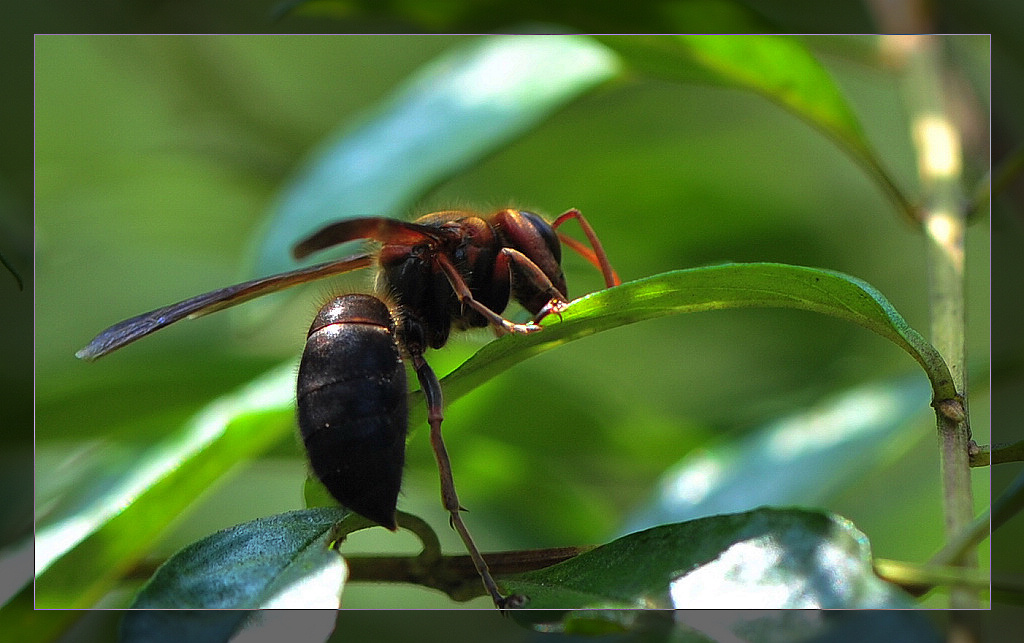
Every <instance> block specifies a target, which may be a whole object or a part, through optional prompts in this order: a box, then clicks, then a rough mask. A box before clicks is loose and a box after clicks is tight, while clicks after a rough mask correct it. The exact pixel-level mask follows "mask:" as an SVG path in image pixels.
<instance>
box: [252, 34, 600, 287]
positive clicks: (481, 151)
mask: <svg viewBox="0 0 1024 643" xmlns="http://www.w3.org/2000/svg"><path fill="white" fill-rule="evenodd" d="M617 71H618V61H617V59H616V58H615V56H614V55H612V54H611V52H609V51H608V50H607V49H606V48H605V47H604V46H602V45H600V44H599V43H597V42H595V41H593V40H591V39H589V38H585V37H581V36H488V37H485V38H480V39H477V40H473V41H471V42H469V43H467V44H466V46H463V47H458V48H454V49H452V50H451V51H449V52H447V53H446V54H444V55H442V56H440V57H439V58H437V59H436V60H434V61H433V62H431V63H430V64H429V65H427V66H425V67H424V68H423V69H421V70H420V71H419V72H418V73H416V74H415V75H413V76H412V77H411V78H409V80H408V81H407V82H406V83H405V84H404V85H402V86H401V87H399V88H398V89H397V90H396V91H395V93H394V94H393V95H392V96H391V97H390V98H388V99H386V100H385V101H382V104H381V106H380V107H379V108H376V109H374V110H373V111H372V112H370V113H368V114H365V115H364V116H363V117H362V118H359V119H356V121H355V122H356V123H358V124H357V125H355V126H353V127H347V128H346V129H345V130H343V131H342V132H340V133H338V134H337V135H336V136H334V137H333V138H332V139H331V140H328V141H327V142H326V143H324V144H323V145H322V146H321V149H320V150H319V151H318V152H316V153H315V154H314V155H313V157H312V158H311V159H310V160H309V161H308V162H307V163H306V166H305V168H304V169H302V170H301V171H300V172H299V174H298V176H297V177H296V178H295V179H294V180H293V181H292V182H291V184H290V185H289V186H287V187H286V188H285V189H284V190H283V191H282V192H281V194H280V196H279V197H278V201H277V203H276V205H274V206H273V208H272V212H273V215H272V219H271V222H270V224H269V226H268V228H267V230H266V234H265V239H264V241H263V242H262V244H261V246H260V249H259V256H258V262H257V267H256V271H257V273H258V274H270V273H275V272H283V271H284V270H287V269H289V268H291V267H293V266H291V264H290V263H289V262H288V258H289V257H290V256H291V248H292V246H293V245H294V244H295V242H296V241H297V240H299V239H301V238H302V237H303V236H304V235H306V234H308V233H310V232H312V231H313V230H315V229H316V228H319V227H320V226H322V225H324V224H325V223H328V222H331V221H335V220H337V219H342V218H346V217H353V216H367V215H386V216H401V215H404V214H405V212H406V210H407V209H408V208H409V207H411V206H412V204H413V203H414V202H415V200H416V199H418V198H420V197H421V196H422V195H423V193H424V192H425V191H426V190H427V189H429V188H430V187H432V186H434V185H436V184H437V183H439V182H441V181H443V180H445V179H447V178H449V177H451V176H453V175H455V174H457V173H458V172H459V171H461V170H462V169H463V168H465V167H467V166H469V165H471V164H472V163H473V162H475V161H477V160H479V159H480V158H481V157H483V156H484V155H486V154H488V153H490V152H492V151H493V150H495V149H497V148H499V147H501V146H502V145H505V144H507V143H508V142H509V140H511V139H512V138H514V137H516V136H518V135H520V134H522V133H523V132H525V131H527V130H528V129H529V128H531V127H533V126H535V125H537V124H538V123H539V122H540V121H541V120H543V119H544V118H546V117H547V116H549V115H550V114H551V113H552V112H554V111H555V110H556V109H558V108H559V107H561V106H562V105H564V104H566V103H567V102H569V101H570V100H572V99H574V98H576V97H577V96H579V95H580V94H582V93H583V92H585V91H587V90H589V89H591V88H593V87H594V86H595V85H597V84H599V83H601V82H603V81H606V80H608V79H610V78H611V77H612V76H613V75H614V74H615V73H616V72H617ZM396 168H401V171H395V170H396Z"/></svg>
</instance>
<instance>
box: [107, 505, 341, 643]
mask: <svg viewBox="0 0 1024 643" xmlns="http://www.w3.org/2000/svg"><path fill="white" fill-rule="evenodd" d="M346 515H347V513H346V511H345V510H344V509H341V508H339V507H333V508H318V509H305V510H301V511H293V512H289V513H285V514H281V515H277V516H271V517H269V518H260V519H258V520H253V521H251V522H247V523H244V524H241V525H238V526H236V527H231V528H230V529H225V530H223V531H219V532H217V533H215V534H213V535H211V536H208V537H207V538H204V539H202V540H200V541H197V542H195V543H192V544H191V545H188V546H187V547H185V548H184V549H182V550H181V551H179V552H177V553H176V554H174V555H173V556H171V558H169V559H168V560H167V561H166V562H165V563H164V564H163V565H161V566H160V568H159V569H158V570H157V571H156V573H155V574H154V575H153V577H152V578H151V579H150V580H149V582H148V583H146V585H145V586H144V587H143V588H142V590H141V591H140V592H139V595H138V596H137V597H136V599H135V602H134V603H132V605H131V607H132V608H135V609H136V610H137V611H132V612H129V613H127V614H126V616H125V619H124V621H123V622H122V632H121V633H122V640H125V641H157V640H166V641H173V640H178V641H180V640H193V639H191V638H190V636H191V635H192V634H193V633H194V632H193V630H192V627H193V626H199V627H204V628H208V627H210V626H211V625H216V627H217V628H218V630H219V632H218V635H221V636H222V635H225V634H227V635H230V634H232V633H234V632H235V631H237V630H238V629H239V628H240V627H241V626H242V625H243V624H244V623H245V621H246V619H247V618H248V617H249V613H248V612H247V611H244V610H253V609H273V608H281V609H289V608H290V609H296V608H305V609H317V608H323V609H337V608H338V607H339V605H340V602H341V591H342V588H343V586H344V582H345V577H346V574H347V571H346V567H345V562H344V559H343V558H342V557H341V555H340V554H339V553H338V552H337V551H335V550H333V549H331V548H330V546H329V545H330V543H331V541H332V540H333V539H334V531H333V529H334V526H335V525H336V524H337V523H338V522H340V521H342V520H343V519H344V518H345V516H346ZM169 609H174V610H181V609H185V610H195V609H216V610H225V609H230V610H239V611H231V612H215V613H213V614H212V615H210V616H212V621H211V619H208V618H207V617H206V616H204V615H206V614H209V613H207V612H199V613H195V612H190V611H185V612H181V611H157V610H169ZM227 638H228V637H227V636H222V638H221V639H220V640H226V639H227ZM212 640H216V639H212Z"/></svg>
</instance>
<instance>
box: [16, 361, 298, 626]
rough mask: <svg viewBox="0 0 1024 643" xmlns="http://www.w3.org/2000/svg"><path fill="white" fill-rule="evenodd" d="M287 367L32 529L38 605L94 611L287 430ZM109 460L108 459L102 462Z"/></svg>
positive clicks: (290, 376)
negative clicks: (204, 497) (180, 521)
mask: <svg viewBox="0 0 1024 643" xmlns="http://www.w3.org/2000/svg"><path fill="white" fill-rule="evenodd" d="M293 380H294V365H292V364H291V363H289V364H287V365H285V366H282V367H279V368H277V369H275V370H273V371H270V372H269V373H267V374H266V375H264V376H263V377H261V378H259V379H257V380H254V381H253V382H251V383H249V384H247V385H246V386H244V387H242V388H241V389H239V390H238V391H236V392H235V393H232V394H231V395H227V396H225V397H222V398H220V399H218V400H215V401H214V402H212V403H211V404H210V405H208V406H207V407H206V408H205V409H204V410H202V411H201V412H199V413H198V414H197V415H196V416H195V417H194V418H193V419H192V420H191V421H190V422H189V423H188V424H186V425H185V426H184V427H183V428H182V429H181V430H179V431H178V432H177V433H175V434H173V435H171V436H169V437H168V438H167V439H165V440H163V441H161V442H160V443H158V444H156V445H154V446H152V447H150V448H147V449H145V450H144V451H141V452H128V453H123V454H121V455H119V456H118V457H117V460H118V461H119V462H120V465H119V467H120V468H119V469H118V472H117V473H115V474H110V473H109V472H108V473H107V474H106V476H105V477H102V478H100V479H98V480H92V481H88V482H84V483H82V484H81V485H80V486H79V487H78V488H77V489H74V490H72V491H71V492H70V494H71V495H70V496H68V497H67V498H65V499H64V504H65V505H66V506H67V507H68V510H67V511H63V512H56V513H54V514H53V515H51V516H48V517H47V521H46V522H44V523H42V524H40V525H39V527H38V528H37V531H36V605H37V607H48V608H53V607H63V608H68V607H87V606H89V605H92V604H93V603H94V602H95V601H96V600H97V599H98V598H99V597H100V596H102V595H103V593H104V592H106V591H107V590H108V589H109V588H110V587H112V586H113V584H114V583H115V582H116V581H117V580H118V577H119V576H120V575H121V574H123V573H125V572H126V571H127V570H128V569H129V568H130V567H131V566H132V565H133V564H134V562H135V561H136V560H137V559H138V557H140V556H141V555H142V554H144V553H145V552H146V551H148V550H149V548H150V547H151V546H152V544H153V541H154V540H155V539H156V538H157V537H158V536H159V535H160V534H161V533H162V532H163V530H164V529H165V528H166V527H167V526H168V525H169V524H170V523H171V522H172V521H174V520H176V519H177V518H178V517H179V516H180V515H181V513H182V511H184V509H185V508H186V507H188V506H189V505H190V504H191V503H192V502H193V501H194V500H195V499H196V497H197V496H199V495H200V494H201V493H202V492H203V491H205V490H206V489H207V488H208V487H209V486H210V485H211V484H213V483H214V482H215V481H216V480H218V479H219V478H221V477H222V476H223V475H224V474H225V472H227V471H228V470H229V469H231V468H233V467H235V466H237V464H238V463H239V462H242V461H245V460H247V459H250V458H253V457H255V456H257V455H259V454H260V453H262V452H263V451H264V450H266V449H267V448H268V447H270V446H272V445H273V444H274V443H276V442H277V441H278V440H280V439H281V438H282V437H283V436H285V435H289V434H290V433H291V431H292V430H293V429H294V426H295V420H294V411H293V409H292V404H293V401H294V392H293V388H294V387H293ZM108 462H109V461H108Z"/></svg>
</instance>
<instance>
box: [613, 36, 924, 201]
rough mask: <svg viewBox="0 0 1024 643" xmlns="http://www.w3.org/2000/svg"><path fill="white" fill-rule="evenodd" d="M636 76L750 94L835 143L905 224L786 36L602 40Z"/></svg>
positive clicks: (836, 96)
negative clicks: (876, 187) (866, 173)
mask: <svg viewBox="0 0 1024 643" xmlns="http://www.w3.org/2000/svg"><path fill="white" fill-rule="evenodd" d="M601 40H602V42H604V43H605V44H607V45H609V46H610V47H611V48H613V49H614V50H615V51H617V52H618V53H619V54H621V55H622V56H623V59H624V60H625V61H626V62H628V63H629V64H631V65H633V66H634V67H635V68H636V69H637V70H638V71H641V72H644V73H650V74H654V75H657V76H662V77H666V78H671V79H676V80H682V81H686V82H694V81H698V82H710V83H715V84H721V85H726V86H729V87H736V88H739V89H745V90H749V91H753V92H756V93H758V94H761V95H762V96H765V97H766V98H768V99H770V100H772V101H774V102H776V103H778V104H779V105H781V106H783V107H784V108H786V109H788V110H789V111H791V112H793V113H794V114H796V115H797V116H799V117H800V118H802V119H804V120H805V121H807V122H808V123H810V124H811V125H813V126H814V127H816V128H817V129H819V130H820V131H822V132H823V133H825V134H826V135H828V136H829V137H830V138H832V139H833V140H835V141H836V142H837V143H838V144H839V145H840V146H841V147H842V148H843V149H844V150H845V151H846V152H847V153H849V154H850V155H851V157H853V159H854V160H856V161H857V162H858V163H860V164H861V166H862V167H863V168H864V169H865V170H866V171H867V172H868V174H869V175H870V176H871V178H872V179H874V180H875V181H876V182H877V183H878V184H879V186H880V187H881V189H882V190H883V192H885V194H886V196H888V197H889V198H890V199H891V200H892V201H893V202H894V203H895V204H896V206H897V207H898V208H899V209H900V211H901V212H902V213H903V214H904V215H905V216H907V217H908V218H909V219H911V220H916V213H915V208H914V206H913V204H912V201H911V199H910V198H908V197H907V196H906V195H905V194H904V192H903V190H902V189H901V188H900V187H899V185H898V184H897V182H896V180H895V179H894V178H893V177H892V175H891V173H890V172H889V171H888V170H887V169H886V168H885V166H884V164H883V163H882V161H881V159H879V158H878V156H877V155H876V154H875V152H874V150H873V149H872V146H871V144H870V143H869V141H868V139H867V137H866V136H865V134H864V129H863V127H862V126H861V124H860V121H859V120H858V119H857V117H856V115H855V114H854V111H853V109H852V108H851V106H850V105H849V103H848V102H847V100H846V98H845V97H844V96H843V94H842V92H841V91H840V89H839V87H838V85H836V83H835V82H834V81H833V80H832V77H831V76H830V74H829V73H828V71H827V70H826V69H825V68H824V67H823V66H822V65H821V63H820V62H818V60H817V58H815V56H814V55H813V54H812V53H811V51H810V50H809V49H808V48H807V47H806V46H805V45H804V44H803V43H802V42H801V41H800V40H798V39H796V38H794V37H790V36H775V35H763V36H753V35H752V36H713V35H678V36H646V37H638V36H604V37H602V38H601Z"/></svg>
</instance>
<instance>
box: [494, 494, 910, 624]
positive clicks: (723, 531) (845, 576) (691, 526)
mask: <svg viewBox="0 0 1024 643" xmlns="http://www.w3.org/2000/svg"><path fill="white" fill-rule="evenodd" d="M501 584H502V586H503V588H504V590H505V591H508V592H512V593H515V594H520V595H525V596H526V597H528V601H527V603H526V605H525V607H526V608H528V609H543V608H556V609H597V608H677V609H700V608H705V609H713V608H722V607H728V608H730V609H792V608H801V609H802V608H833V609H834V608H847V609H852V608H907V607H912V606H913V600H912V599H911V598H910V597H909V596H908V595H907V594H905V593H904V592H902V590H899V589H898V588H896V587H895V586H893V585H889V584H888V583H886V582H884V581H882V580H881V579H879V578H878V577H877V576H876V575H875V573H874V571H873V569H872V566H871V553H870V547H869V545H868V541H867V538H866V537H865V536H864V534H862V533H861V532H860V531H858V530H857V529H856V528H855V527H854V526H853V525H852V524H851V523H850V522H849V521H847V520H845V519H843V518H841V517H839V516H835V515H832V514H827V513H821V512H813V511H805V510H800V509H773V508H762V509H757V510H755V511H750V512H746V513H740V514H730V515H723V516H713V517H710V518H701V519H699V520H693V521H690V522H686V523H677V524H671V525H662V526H660V527H654V528H652V529H648V530H646V531H641V532H637V533H633V534H629V535H628V536H624V537H622V538H619V539H618V540H615V541H612V542H611V543H608V544H607V545H603V546H601V547H598V548H596V549H593V550H591V551H589V552H586V553H583V554H580V555H579V556H577V557H575V558H572V559H570V560H567V561H565V562H562V563H559V564H557V565H552V566H551V567H547V568H545V569H542V570H538V571H533V572H527V573H524V574H519V575H516V576H515V577H512V578H509V579H507V580H503V582H502V583H501ZM526 618H528V619H533V618H539V619H541V620H542V621H543V620H544V619H545V617H544V616H543V615H542V614H540V613H537V612H531V613H530V615H529V616H527V617H526Z"/></svg>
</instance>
